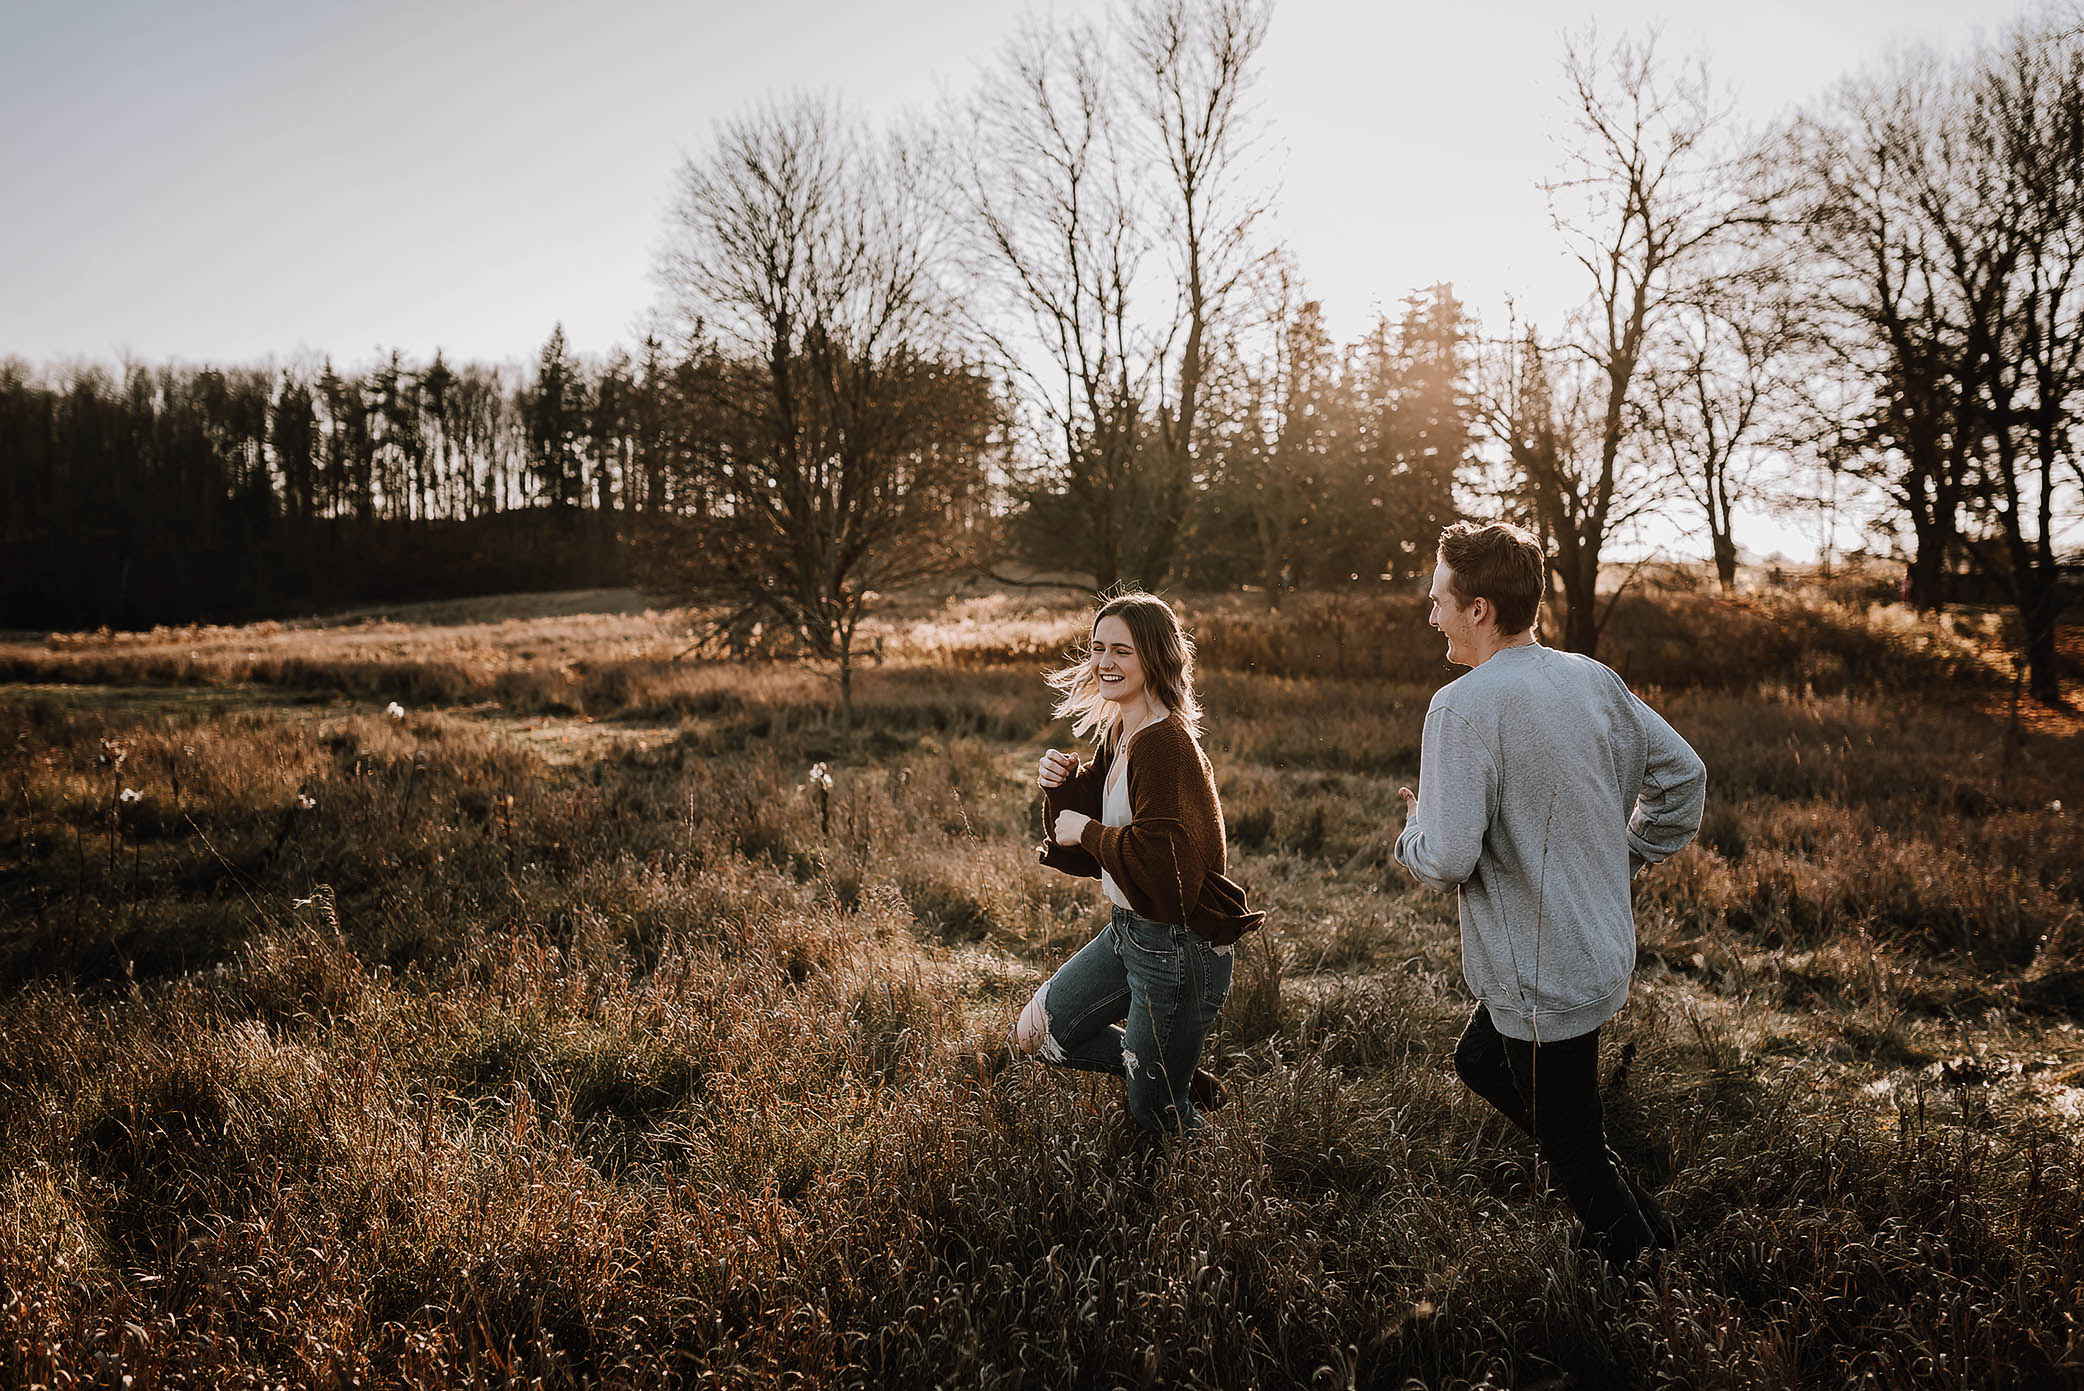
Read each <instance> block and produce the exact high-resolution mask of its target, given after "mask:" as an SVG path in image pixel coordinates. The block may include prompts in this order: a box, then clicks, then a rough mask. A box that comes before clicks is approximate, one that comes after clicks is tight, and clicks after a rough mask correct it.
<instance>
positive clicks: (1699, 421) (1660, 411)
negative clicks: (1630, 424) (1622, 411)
mask: <svg viewBox="0 0 2084 1391" xmlns="http://www.w3.org/2000/svg"><path fill="white" fill-rule="evenodd" d="M1806 341H1807V334H1806V330H1805V326H1804V324H1803V321H1802V317H1801V308H1800V305H1799V303H1798V301H1797V299H1796V297H1795V295H1794V294H1793V293H1792V287H1791V286H1789V285H1788V283H1787V282H1786V281H1785V280H1784V279H1783V278H1781V277H1780V276H1778V275H1777V274H1775V273H1774V272H1773V271H1772V270H1771V269H1766V268H1761V269H1760V270H1759V271H1757V272H1756V273H1752V274H1745V275H1738V276H1733V277H1730V278H1727V279H1722V280H1718V281H1716V282H1713V283H1711V284H1709V285H1704V286H1702V287H1700V292H1699V293H1696V294H1693V295H1689V296H1686V297H1684V298H1683V299H1681V300H1679V301H1677V302H1675V303H1674V304H1673V306H1672V311H1671V313H1670V314H1669V315H1668V317H1667V322H1666V324H1665V327H1664V331H1663V333H1662V334H1661V335H1660V339H1659V341H1658V343H1657V344H1656V345H1655V348H1654V350H1653V351H1652V353H1651V360H1650V366H1649V370H1648V372H1647V373H1646V376H1645V384H1646V386H1647V392H1646V395H1647V397H1648V402H1647V405H1646V412H1647V414H1648V417H1649V423H1650V436H1651V438H1652V440H1654V442H1655V445H1656V448H1657V450H1658V452H1659V453H1660V454H1661V455H1662V458H1663V462H1664V465H1665V468H1666V470H1667V472H1668V474H1669V476H1670V477H1671V479H1672V480H1673V481H1674V482H1675V483H1676V484H1677V486H1678V488H1679V491H1680V492H1681V493H1682V494H1683V495H1684V496H1685V498H1686V499H1687V501H1688V502H1690V503H1691V504H1692V506H1693V507H1695V508H1697V509H1698V510H1699V512H1700V515H1701V517H1702V519H1703V520H1704V522H1705V523H1706V526H1707V531H1708V541H1709V545H1710V548H1711V551H1712V554H1713V556H1714V560H1715V577H1716V579H1717V581H1718V582H1719V583H1720V584H1721V586H1722V588H1723V589H1724V590H1725V591H1728V590H1731V589H1733V588H1735V586H1736V574H1737V540H1736V514H1737V511H1738V509H1739V508H1740V507H1742V506H1744V505H1746V504H1749V503H1752V502H1754V501H1757V500H1758V493H1759V488H1758V483H1759V477H1760V475H1759V470H1760V469H1761V468H1763V467H1768V466H1769V464H1768V461H1769V460H1773V459H1781V458H1785V457H1786V449H1787V446H1788V445H1789V444H1790V443H1791V434H1792V432H1791V430H1790V428H1789V425H1788V421H1789V415H1790V412H1791V410H1792V406H1793V400H1794V382H1793V380H1792V373H1793V372H1794V371H1795V370H1797V366H1798V363H1799V361H1800V358H1799V356H1798V353H1799V350H1800V349H1801V348H1802V347H1803V346H1804V345H1805V343H1806Z"/></svg>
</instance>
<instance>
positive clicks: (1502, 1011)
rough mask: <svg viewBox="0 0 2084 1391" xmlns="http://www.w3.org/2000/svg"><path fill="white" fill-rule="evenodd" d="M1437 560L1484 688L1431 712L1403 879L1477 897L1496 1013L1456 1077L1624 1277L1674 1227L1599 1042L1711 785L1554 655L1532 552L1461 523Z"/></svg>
mask: <svg viewBox="0 0 2084 1391" xmlns="http://www.w3.org/2000/svg"><path fill="white" fill-rule="evenodd" d="M1438 559H1439V564H1438V565H1437V566H1436V567H1435V569H1434V571H1433V588H1432V595H1431V598H1432V601H1433V608H1432V615H1431V618H1430V620H1429V621H1430V622H1431V623H1432V625H1433V627H1435V628H1437V629H1439V630H1440V632H1441V633H1442V635H1444V636H1445V637H1446V639H1447V660H1448V661H1450V662H1453V663H1455V664H1457V665H1459V666H1466V667H1468V668H1470V670H1469V671H1468V672H1467V673H1466V674H1465V675H1463V676H1461V677H1459V678H1457V679H1456V680H1454V681H1451V682H1449V683H1448V684H1447V685H1445V686H1443V687H1441V688H1440V690H1439V692H1438V693H1436V694H1435V695H1434V697H1433V702H1432V704H1431V706H1430V707H1429V708H1428V709H1427V711H1426V723H1425V743H1424V746H1423V749H1422V751H1421V753H1420V755H1419V786H1420V787H1421V788H1422V789H1424V793H1425V795H1424V797H1423V798H1420V797H1418V796H1416V795H1414V794H1413V793H1412V791H1411V789H1410V788H1408V787H1403V788H1398V789H1397V791H1398V793H1399V795H1401V796H1402V797H1403V799H1404V806H1405V810H1406V819H1405V823H1404V831H1403V834H1402V835H1400V836H1398V837H1397V848H1396V855H1397V860H1398V862H1399V863H1401V864H1402V865H1403V866H1404V867H1405V868H1406V869H1408V870H1410V871H1411V873H1412V874H1414V875H1416V876H1417V877H1418V879H1419V880H1420V881H1421V882H1423V883H1425V884H1427V885H1429V886H1431V887H1433V888H1436V889H1442V890H1445V889H1449V888H1452V889H1455V890H1456V891H1457V892H1458V894H1459V897H1460V908H1461V923H1462V972H1463V976H1464V978H1465V979H1466V980H1467V981H1468V983H1469V988H1470V990H1472V991H1473V992H1475V994H1476V997H1477V1000H1478V1003H1477V1006H1476V1009H1475V1011H1474V1013H1472V1014H1471V1015H1470V1017H1469V1023H1468V1027H1467V1028H1466V1029H1464V1030H1463V1032H1462V1037H1461V1041H1460V1042H1459V1043H1457V1044H1456V1045H1455V1053H1454V1064H1455V1071H1456V1072H1457V1073H1459V1074H1460V1076H1461V1078H1462V1081H1463V1082H1464V1083H1466V1084H1467V1085H1468V1087H1469V1089H1470V1090H1471V1091H1473V1092H1475V1093H1476V1094H1477V1095H1478V1096H1481V1097H1482V1098H1483V1099H1484V1100H1486V1101H1488V1102H1490V1103H1491V1105H1493V1106H1495V1107H1497V1108H1498V1110H1500V1111H1502V1112H1503V1113H1504V1114H1505V1116H1506V1117H1507V1119H1509V1120H1511V1121H1512V1122H1513V1123H1514V1124H1516V1125H1518V1126H1519V1127H1520V1128H1521V1129H1522V1130H1524V1131H1526V1132H1528V1133H1529V1134H1531V1135H1532V1136H1533V1137H1534V1140H1535V1144H1536V1146H1537V1148H1538V1149H1539V1150H1540V1152H1541V1156H1542V1158H1543V1160H1544V1161H1546V1162H1547V1164H1548V1166H1549V1169H1550V1172H1551V1174H1552V1175H1553V1177H1554V1179H1555V1181H1556V1182H1557V1183H1558V1184H1559V1186H1560V1187H1561V1188H1562V1190H1563V1193H1564V1196H1565V1197H1567V1198H1568V1199H1569V1201H1570V1205H1571V1208H1572V1210H1573V1211H1575V1212H1576V1214H1577V1216H1578V1220H1579V1221H1581V1222H1582V1223H1584V1225H1585V1229H1586V1233H1587V1235H1588V1237H1589V1238H1590V1241H1591V1244H1592V1246H1593V1247H1594V1249H1596V1250H1598V1251H1599V1252H1600V1253H1601V1254H1602V1255H1604V1256H1606V1257H1607V1258H1608V1259H1609V1260H1611V1261H1615V1262H1625V1261H1627V1260H1629V1259H1631V1258H1633V1257H1634V1256H1636V1255H1637V1254H1639V1253H1640V1252H1641V1251H1642V1250H1643V1249H1644V1248H1646V1247H1650V1246H1669V1245H1670V1244H1671V1227H1670V1224H1669V1223H1668V1222H1666V1221H1665V1220H1664V1215H1663V1213H1662V1212H1660V1211H1658V1210H1657V1206H1656V1204H1655V1203H1654V1202H1651V1201H1650V1199H1649V1198H1648V1196H1647V1195H1644V1194H1641V1193H1639V1192H1636V1191H1634V1190H1632V1189H1631V1187H1630V1185H1629V1184H1628V1182H1627V1180H1626V1178H1625V1176H1624V1175H1623V1174H1622V1172H1621V1170H1620V1168H1619V1166H1618V1162H1617V1161H1616V1160H1615V1158H1614V1156H1613V1155H1612V1153H1611V1152H1610V1151H1608V1149H1607V1147H1606V1135H1605V1131H1604V1128H1603V1123H1602V1120H1601V1117H1600V1110H1599V1072H1598V1065H1599V1028H1600V1025H1602V1024H1604V1023H1605V1022H1606V1021H1607V1020H1608V1019H1610V1018H1612V1017H1613V1015H1614V1013H1615V1011H1617V1010H1619V1009H1620V1008H1621V1006H1622V1005H1623V1004H1625V1003H1627V1000H1628V977H1629V974H1630V972H1632V971H1633V970H1634V968H1635V914H1634V910H1633V907H1632V905H1631V904H1630V902H1629V893H1628V882H1629V880H1630V879H1631V878H1632V877H1633V876H1634V875H1635V873H1636V872H1637V871H1638V870H1640V869H1641V868H1643V867H1644V866H1645V865H1646V864H1655V863H1657V862H1658V861H1661V860H1664V859H1667V858H1669V857H1670V856H1672V855H1674V854H1676V853H1677V852H1678V851H1679V850H1680V849H1682V848H1683V847H1684V846H1685V845H1686V843H1687V842H1688V841H1690V840H1692V839H1693V836H1694V833H1695V832H1696V831H1698V830H1699V829H1700V820H1701V808H1702V806H1703V805H1704V803H1705V801H1706V792H1707V773H1706V770H1705V769H1704V768H1703V766H1702V764H1701V761H1700V757H1699V755H1697V754H1695V753H1694V751H1693V750H1692V749H1691V748H1690V747H1688V746H1687V743H1686V741H1685V740H1684V739H1681V738H1680V737H1679V736H1678V735H1677V734H1675V733H1673V731H1672V727H1671V726H1670V725H1668V724H1666V723H1665V722H1664V720H1663V719H1662V718H1660V717H1659V716H1658V714H1657V712H1656V711H1654V710H1652V709H1650V707H1649V706H1647V705H1645V704H1643V702H1642V701H1640V700H1638V699H1636V697H1635V696H1634V695H1632V694H1631V693H1630V692H1629V690H1628V687H1627V686H1626V685H1624V684H1623V683H1622V681H1621V678H1620V677H1618V676H1616V675H1615V674H1614V673H1613V672H1612V671H1611V670H1610V669H1608V668H1607V667H1604V666H1602V665H1600V664H1599V663H1598V662H1595V661H1593V660H1592V659H1591V658H1589V657H1580V656H1577V655H1575V654H1572V653H1568V652H1558V651H1555V650H1554V649H1552V648H1548V647H1544V646H1542V645H1541V643H1540V642H1539V641H1537V640H1536V638H1535V618H1536V616H1537V614H1538V613H1539V611H1540V607H1541V592H1542V576H1543V573H1544V571H1545V570H1546V566H1545V565H1544V564H1543V561H1542V555H1541V547H1540V545H1539V544H1538V543H1536V541H1535V540H1534V538H1533V537H1532V536H1530V535H1528V534H1527V533H1526V532H1525V531H1522V530H1521V529H1520V528H1518V527H1516V526H1509V525H1505V524H1499V523H1494V524H1492V525H1489V526H1479V525H1477V524H1475V523H1473V522H1458V523H1456V524H1455V525H1453V526H1451V527H1449V528H1447V530H1446V531H1444V532H1442V533H1441V536H1440V550H1439V557H1438Z"/></svg>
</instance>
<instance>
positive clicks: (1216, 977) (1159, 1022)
mask: <svg viewBox="0 0 2084 1391" xmlns="http://www.w3.org/2000/svg"><path fill="white" fill-rule="evenodd" d="M1232 965H1233V959H1232V955H1231V952H1230V951H1229V950H1228V949H1227V948H1221V949H1219V948H1216V947H1212V946H1210V945H1209V944H1208V942H1207V940H1206V939H1204V938H1203V937H1201V936H1200V935H1199V934H1197V933H1195V932H1193V931H1191V930H1189V929H1188V928H1185V927H1179V926H1175V925H1172V924H1168V923H1158V922H1152V921H1151V920H1150V919H1149V918H1144V917H1138V916H1137V915H1136V914H1135V913H1132V912H1130V911H1129V910H1128V909H1126V908H1123V907H1119V906H1116V907H1115V909H1114V916H1113V918H1112V919H1110V920H1109V922H1108V924H1107V926H1106V927H1104V928H1102V929H1101V931H1100V935H1099V936H1097V937H1095V938H1093V940H1092V941H1090V942H1088V943H1086V944H1085V945H1084V946H1083V947H1081V948H1079V950H1078V953H1077V955H1075V956H1073V957H1072V958H1071V959H1070V960H1069V961H1066V962H1065V963H1064V964H1063V965H1062V966H1060V967H1058V968H1057V973H1056V974H1055V975H1053V976H1051V977H1050V978H1049V980H1048V981H1047V982H1046V983H1044V985H1043V986H1042V988H1041V989H1040V990H1038V991H1036V992H1035V998H1034V999H1033V1000H1031V1001H1030V1002H1029V1003H1028V1007H1027V1009H1026V1010H1024V1011H1022V1013H1021V1016H1020V1023H1019V1024H1018V1025H1017V1026H1016V1029H1015V1041H1016V1043H1017V1044H1018V1045H1019V1047H1020V1048H1021V1050H1022V1051H1023V1052H1028V1053H1033V1054H1035V1055H1037V1056H1039V1057H1040V1058H1041V1059H1042V1060H1043V1061H1044V1062H1051V1063H1056V1064H1058V1065H1059V1066H1062V1067H1075V1068H1080V1069H1083V1070H1084V1071H1087V1072H1106V1073H1111V1074H1112V1075H1114V1076H1116V1077H1126V1078H1127V1080H1128V1084H1129V1114H1131V1115H1132V1116H1134V1117H1135V1118H1136V1123H1137V1124H1138V1125H1141V1126H1142V1127H1143V1128H1144V1129H1146V1130H1149V1131H1153V1132H1156V1133H1158V1134H1161V1135H1163V1134H1184V1133H1186V1132H1187V1131H1191V1130H1198V1129H1199V1128H1200V1127H1201V1114H1200V1112H1199V1111H1198V1110H1197V1109H1196V1108H1195V1106H1194V1102H1193V1100H1192V1099H1191V1098H1190V1097H1189V1096H1188V1094H1187V1084H1188V1082H1189V1081H1190V1080H1191V1079H1192V1078H1193V1076H1194V1069H1195V1067H1196V1066H1197V1065H1198V1064H1199V1063H1200V1061H1201V1044H1202V1041H1203V1040H1204V1039H1206V1038H1207V1037H1208V1031H1209V1027H1210V1026H1211V1025H1213V1024H1214V1023H1215V1022H1216V1011H1218V1010H1220V1009H1221V1008H1222V1007H1223V1001H1224V1000H1225V999H1226V998H1227V997H1228V996H1229V994H1230V975H1231V967H1232ZM1124 1021H1126V1022H1124Z"/></svg>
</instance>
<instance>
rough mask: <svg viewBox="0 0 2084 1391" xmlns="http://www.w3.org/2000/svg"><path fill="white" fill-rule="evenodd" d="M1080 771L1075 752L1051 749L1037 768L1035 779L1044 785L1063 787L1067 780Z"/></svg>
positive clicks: (1043, 756)
mask: <svg viewBox="0 0 2084 1391" xmlns="http://www.w3.org/2000/svg"><path fill="white" fill-rule="evenodd" d="M1077 772H1078V758H1077V756H1076V755H1075V754H1068V753H1059V752H1058V751H1057V750H1055V749H1051V750H1050V751H1049V752H1048V753H1045V754H1043V755H1042V763H1041V765H1040V766H1039V767H1038V768H1037V769H1036V772H1035V781H1037V782H1039V783H1041V784H1042V785H1043V786H1044V787H1062V786H1063V785H1064V783H1065V781H1066V780H1068V779H1069V778H1071V777H1072V776H1073V775H1075V774H1076V773H1077Z"/></svg>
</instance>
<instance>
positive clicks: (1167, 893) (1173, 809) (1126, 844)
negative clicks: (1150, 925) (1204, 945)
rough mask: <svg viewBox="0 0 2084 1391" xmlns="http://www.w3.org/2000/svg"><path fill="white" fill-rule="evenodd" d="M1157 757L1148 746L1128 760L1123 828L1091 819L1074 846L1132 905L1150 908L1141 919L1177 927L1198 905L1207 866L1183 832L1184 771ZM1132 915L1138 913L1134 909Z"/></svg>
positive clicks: (1174, 762)
mask: <svg viewBox="0 0 2084 1391" xmlns="http://www.w3.org/2000/svg"><path fill="white" fill-rule="evenodd" d="M1167 752H1168V753H1170V750H1169V748H1168V749H1167ZM1158 753H1159V746H1156V745H1154V746H1153V747H1151V748H1150V749H1149V750H1148V752H1147V754H1144V755H1139V756H1134V757H1131V758H1130V760H1129V824H1128V825H1126V826H1104V825H1102V824H1101V823H1100V822H1099V820H1098V819H1095V820H1093V821H1091V822H1088V823H1087V825H1086V828H1085V833H1084V834H1083V835H1082V836H1081V837H1080V838H1079V844H1080V845H1081V846H1082V847H1083V848H1084V849H1085V850H1086V851H1087V852H1088V853H1090V854H1091V855H1092V857H1093V858H1094V859H1095V860H1097V861H1099V863H1100V864H1101V865H1102V866H1103V867H1105V869H1106V870H1107V872H1108V873H1109V874H1110V875H1112V876H1113V877H1114V882H1115V883H1116V884H1118V885H1120V886H1121V889H1122V892H1123V893H1124V894H1127V895H1128V896H1129V897H1130V900H1131V901H1132V902H1135V901H1136V900H1138V899H1142V900H1147V901H1148V902H1149V903H1150V905H1151V907H1150V911H1149V912H1148V913H1145V914H1144V916H1146V917H1149V918H1150V919H1151V920H1152V921H1154V922H1165V923H1183V922H1185V921H1186V920H1187V918H1188V917H1189V916H1191V915H1192V914H1193V912H1194V909H1195V908H1196V906H1198V905H1199V904H1200V902H1201V884H1202V880H1203V879H1204V878H1205V877H1206V876H1207V874H1208V870H1209V866H1208V865H1207V864H1206V863H1205V862H1204V861H1203V859H1202V856H1201V854H1200V852H1199V851H1197V850H1196V849H1195V848H1194V840H1193V837H1192V835H1191V834H1189V832H1188V829H1187V819H1186V811H1187V806H1186V798H1187V796H1188V795H1189V791H1190V790H1189V788H1188V786H1187V781H1188V779H1187V771H1186V769H1184V768H1182V767H1181V766H1180V763H1179V760H1178V759H1177V758H1174V757H1158V756H1157V755H1158ZM1137 911H1138V912H1139V913H1143V912H1144V910H1143V907H1142V905H1141V904H1140V903H1139V904H1138V906H1137Z"/></svg>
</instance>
